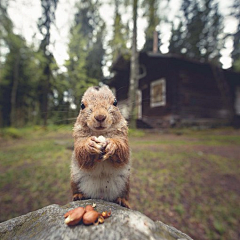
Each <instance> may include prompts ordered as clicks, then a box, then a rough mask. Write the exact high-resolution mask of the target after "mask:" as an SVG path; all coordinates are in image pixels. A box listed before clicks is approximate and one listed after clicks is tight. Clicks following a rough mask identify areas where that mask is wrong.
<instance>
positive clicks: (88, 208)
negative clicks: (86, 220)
mask: <svg viewBox="0 0 240 240" xmlns="http://www.w3.org/2000/svg"><path fill="white" fill-rule="evenodd" d="M85 210H86V212H88V211H93V210H94V208H93V206H91V205H87V206H86V207H85Z"/></svg>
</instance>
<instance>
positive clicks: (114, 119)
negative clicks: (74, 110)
mask: <svg viewBox="0 0 240 240" xmlns="http://www.w3.org/2000/svg"><path fill="white" fill-rule="evenodd" d="M73 138H74V150H73V154H72V162H71V189H72V194H73V201H77V200H84V199H92V198H99V199H103V200H106V201H110V202H115V203H117V204H119V205H121V206H123V207H126V208H130V204H129V182H130V179H129V178H130V171H131V170H130V150H129V144H128V126H127V121H126V120H125V119H124V117H123V116H122V114H121V113H120V110H119V108H118V106H117V100H116V98H115V96H114V95H113V93H112V91H111V90H110V89H109V87H108V86H107V85H103V86H102V87H89V88H88V89H87V90H86V92H85V93H84V95H83V97H82V101H81V109H80V112H79V115H78V117H77V120H76V122H75V124H74V127H73Z"/></svg>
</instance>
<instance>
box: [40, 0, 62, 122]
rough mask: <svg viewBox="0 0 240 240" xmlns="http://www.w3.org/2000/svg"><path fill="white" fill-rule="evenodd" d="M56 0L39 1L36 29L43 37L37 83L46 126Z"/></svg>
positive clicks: (52, 59)
mask: <svg viewBox="0 0 240 240" xmlns="http://www.w3.org/2000/svg"><path fill="white" fill-rule="evenodd" d="M57 4H58V0H41V6H42V16H41V17H40V18H39V22H38V29H39V31H40V33H41V34H42V36H43V39H42V41H41V44H40V47H39V53H40V54H41V55H42V59H43V61H41V65H42V66H41V69H42V74H41V80H40V82H39V86H38V90H39V103H40V111H41V117H42V119H43V124H44V125H47V119H48V110H49V107H48V97H49V94H50V93H51V90H52V85H51V78H52V75H53V73H52V69H51V64H52V63H53V62H54V61H55V60H54V57H53V55H52V53H51V51H50V50H49V46H50V37H51V32H50V29H51V24H53V23H54V20H55V10H56V8H57Z"/></svg>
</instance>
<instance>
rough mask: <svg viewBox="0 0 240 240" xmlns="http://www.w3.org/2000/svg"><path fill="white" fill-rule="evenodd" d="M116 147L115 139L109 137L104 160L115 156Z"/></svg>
mask: <svg viewBox="0 0 240 240" xmlns="http://www.w3.org/2000/svg"><path fill="white" fill-rule="evenodd" d="M116 149H117V145H116V143H115V142H114V140H112V139H111V138H108V139H107V146H106V148H105V154H104V156H103V160H106V159H108V158H109V157H111V156H113V155H114V153H115V151H116Z"/></svg>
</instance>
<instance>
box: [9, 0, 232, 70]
mask: <svg viewBox="0 0 240 240" xmlns="http://www.w3.org/2000/svg"><path fill="white" fill-rule="evenodd" d="M76 1H77V0H59V3H58V7H57V11H56V23H55V25H54V26H52V28H51V34H52V40H51V42H52V45H51V49H52V51H53V54H54V57H55V58H56V61H57V63H58V65H59V66H60V69H62V71H65V68H64V62H65V60H67V59H68V53H67V44H68V36H69V29H70V27H71V24H72V22H73V17H74V5H75V2H76ZM165 2H166V1H165ZM231 2H232V1H226V0H219V3H220V9H221V11H222V12H223V14H227V13H228V12H229V6H230V4H231ZM180 3H181V1H180V0H174V1H171V2H170V5H169V7H168V9H166V10H165V13H164V14H166V15H167V17H168V19H169V20H171V19H173V18H174V16H175V14H176V13H177V10H178V9H179V6H180ZM164 4H165V3H164V1H163V5H164ZM99 11H100V14H101V16H102V18H103V19H104V20H105V22H106V24H107V27H108V29H109V31H108V32H109V34H108V35H107V39H110V38H111V26H112V24H113V14H114V9H113V6H112V5H109V0H106V3H105V4H103V6H102V7H101V8H100V9H99ZM8 13H9V16H10V18H11V19H12V21H13V23H14V26H15V32H16V33H19V34H21V35H23V36H24V37H25V39H26V40H27V42H28V43H29V44H31V43H34V44H35V45H36V46H38V44H39V42H40V41H41V37H42V36H41V34H40V33H39V32H38V29H37V20H38V18H39V17H40V16H41V5H40V0H35V1H31V0H9V8H8ZM141 15H142V13H141V12H139V16H140V17H139V18H138V49H141V47H142V46H143V44H144V28H145V27H146V20H145V19H144V18H142V17H141ZM129 16H131V9H130V8H129V9H127V11H125V12H122V20H123V21H126V20H127V19H129ZM224 21H225V29H224V31H225V32H226V33H233V32H234V31H235V30H236V23H235V21H234V19H233V18H231V17H228V18H224ZM159 27H160V28H161V31H162V35H161V40H162V42H163V45H162V46H161V47H160V50H161V52H162V53H167V52H168V40H169V38H170V25H168V24H162V25H161V26H159ZM106 47H107V46H106ZM231 51H232V41H231V40H230V39H228V40H227V41H226V44H225V48H224V49H223V50H222V51H221V54H222V58H221V62H222V63H223V68H229V67H231V63H232V62H231V58H230V53H231ZM105 72H106V74H107V71H105Z"/></svg>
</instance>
